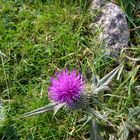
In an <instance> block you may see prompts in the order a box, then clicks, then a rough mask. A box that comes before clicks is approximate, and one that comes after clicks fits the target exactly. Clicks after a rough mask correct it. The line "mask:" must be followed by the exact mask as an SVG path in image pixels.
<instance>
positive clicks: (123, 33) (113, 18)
mask: <svg viewBox="0 0 140 140" xmlns="http://www.w3.org/2000/svg"><path fill="white" fill-rule="evenodd" d="M90 10H91V12H92V13H96V12H97V11H98V14H97V17H96V20H94V21H93V22H95V24H96V26H98V28H99V29H100V30H101V32H100V34H99V38H98V39H99V40H100V41H103V47H104V48H105V54H106V55H109V56H113V57H114V56H115V57H116V56H118V55H119V52H120V51H121V50H122V49H123V48H125V47H128V44H129V38H130V33H129V28H128V23H127V20H126V15H125V14H124V12H123V11H122V10H121V8H120V7H119V6H118V5H116V4H114V3H111V2H106V1H105V0H93V1H92V3H91V7H90ZM95 11H96V12H95Z"/></svg>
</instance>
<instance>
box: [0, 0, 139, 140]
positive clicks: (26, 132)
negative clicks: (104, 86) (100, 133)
mask: <svg viewBox="0 0 140 140" xmlns="http://www.w3.org/2000/svg"><path fill="white" fill-rule="evenodd" d="M138 3H139V1H138V0H137V1H136V0H127V1H126V0H118V4H119V5H120V6H121V7H122V9H123V10H124V11H125V12H126V14H127V19H128V23H129V27H130V31H131V42H132V43H133V44H134V46H133V49H132V50H128V52H129V53H127V54H130V55H129V56H130V57H139V56H140V49H139V47H140V28H138V27H139V26H140V20H139V18H140V13H139V10H140V7H139V4H138ZM88 5H89V2H88V3H86V2H84V0H83V1H82V0H76V1H74V0H73V1H69V0H50V1H49V0H48V1H47V0H46V1H45V0H44V1H43V0H42V1H39V0H38V1H22V0H15V1H14V0H13V1H12V0H11V1H6V0H2V1H0V7H1V8H0V15H2V16H1V17H0V50H1V51H2V52H3V53H4V54H5V55H7V57H6V58H3V57H1V59H0V93H1V99H2V101H3V106H4V107H5V121H4V122H3V123H1V128H0V139H8V140H25V139H28V140H62V139H64V140H72V138H73V139H75V140H84V139H88V137H89V134H88V131H87V130H88V129H87V128H88V126H83V127H82V125H83V122H78V121H79V119H82V118H83V117H84V116H85V115H84V114H82V113H81V112H78V113H77V112H70V111H67V110H65V109H63V110H61V111H60V112H59V113H58V114H57V115H56V117H54V118H52V117H53V113H52V112H48V113H44V114H41V115H38V116H33V117H29V118H25V119H19V117H20V116H21V115H22V114H24V113H26V112H28V111H31V110H33V109H36V108H39V107H42V106H44V105H46V104H48V103H49V101H48V98H47V88H48V86H49V83H50V77H51V76H53V74H54V73H55V71H57V70H61V69H64V68H66V67H68V68H69V69H70V70H72V69H74V68H77V69H78V70H79V71H81V72H82V73H83V75H84V76H85V79H86V82H87V83H90V82H91V80H92V76H93V74H96V75H97V74H98V75H99V76H100V77H102V76H104V75H105V74H107V73H108V72H110V71H111V70H112V69H113V68H114V67H115V66H116V64H115V63H114V61H113V60H104V59H103V55H102V50H101V49H100V48H99V42H97V41H96V39H95V38H96V36H98V34H97V33H96V28H95V30H91V29H90V28H89V27H90V24H91V17H90V14H89V11H88V10H87V7H88ZM123 55H124V56H125V55H126V54H123ZM122 60H123V58H122ZM139 79H140V69H139V62H137V63H135V62H134V61H131V60H128V61H126V62H125V68H124V70H123V72H122V74H121V77H120V80H119V81H117V80H114V81H113V82H112V83H111V89H112V91H113V92H112V93H107V95H106V97H105V100H103V101H101V102H102V105H103V106H104V108H102V107H97V110H100V112H101V113H102V114H108V117H109V119H110V120H111V121H112V122H113V124H114V125H115V126H116V127H117V128H118V131H119V129H120V124H122V123H123V122H125V121H126V120H127V119H128V116H129V114H128V109H129V108H134V107H137V106H140V100H139V96H138V93H136V90H135V86H137V85H140V80H139ZM107 108H108V109H111V112H109V111H108V110H107ZM136 122H137V123H138V121H136ZM136 122H135V119H134V120H133V124H134V125H139V124H136ZM118 131H117V132H118ZM112 135H115V133H113V134H112ZM106 139H108V136H107V135H106Z"/></svg>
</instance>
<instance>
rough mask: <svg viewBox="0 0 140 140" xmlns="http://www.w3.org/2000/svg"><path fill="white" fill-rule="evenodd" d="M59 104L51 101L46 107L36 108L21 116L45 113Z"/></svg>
mask: <svg viewBox="0 0 140 140" xmlns="http://www.w3.org/2000/svg"><path fill="white" fill-rule="evenodd" d="M57 105H58V103H50V104H48V105H46V106H44V107H41V108H38V109H35V110H33V111H31V112H27V113H25V114H23V115H22V116H21V117H22V118H24V117H29V116H33V115H37V114H40V113H44V112H47V111H49V110H52V109H54V107H55V106H57Z"/></svg>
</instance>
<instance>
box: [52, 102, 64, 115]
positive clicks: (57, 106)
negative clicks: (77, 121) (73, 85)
mask: <svg viewBox="0 0 140 140" xmlns="http://www.w3.org/2000/svg"><path fill="white" fill-rule="evenodd" d="M64 106H65V103H63V104H58V105H56V106H55V107H54V113H53V117H54V116H55V115H56V113H57V112H58V111H59V110H60V109H61V108H62V107H64Z"/></svg>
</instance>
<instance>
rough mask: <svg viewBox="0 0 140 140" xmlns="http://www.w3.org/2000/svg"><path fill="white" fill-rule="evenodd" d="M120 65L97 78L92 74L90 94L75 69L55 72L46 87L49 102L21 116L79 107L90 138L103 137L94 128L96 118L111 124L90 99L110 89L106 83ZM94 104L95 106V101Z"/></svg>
mask: <svg viewBox="0 0 140 140" xmlns="http://www.w3.org/2000/svg"><path fill="white" fill-rule="evenodd" d="M121 67H122V65H120V66H118V67H117V68H115V69H113V70H112V71H111V72H110V73H109V74H107V75H106V76H104V77H103V78H102V79H99V77H98V76H94V80H93V83H91V87H93V88H92V93H90V94H89V93H88V91H86V83H85V80H84V78H83V76H82V74H80V73H78V72H77V71H76V70H73V71H71V72H69V71H68V69H66V70H62V71H61V72H58V73H56V74H55V76H54V77H51V80H50V86H49V88H48V98H49V100H50V101H51V103H50V104H48V105H46V106H44V107H41V108H39V109H36V110H34V111H31V112H28V113H25V114H23V115H22V117H28V116H32V115H36V114H40V113H43V112H47V111H49V110H54V115H55V114H56V113H57V112H58V110H59V109H61V108H62V107H64V106H65V107H67V108H68V109H70V110H72V111H75V110H77V109H81V111H83V112H84V113H86V114H87V120H86V124H87V123H89V124H90V134H91V139H93V137H95V135H96V137H98V139H100V140H101V139H103V138H102V136H101V135H100V134H99V132H98V131H97V130H96V128H97V126H98V123H97V122H96V119H100V120H103V121H104V122H106V123H107V124H108V125H111V126H113V124H112V123H111V122H110V121H109V120H108V119H107V117H106V116H104V115H101V114H100V113H99V112H98V111H96V110H95V109H94V108H93V107H92V106H93V105H91V104H92V103H93V102H92V99H93V98H94V96H95V95H98V93H99V92H100V91H104V90H109V89H110V88H109V86H108V85H109V83H110V82H111V81H112V79H113V78H114V76H115V75H116V74H117V73H118V72H119V70H120V69H121ZM95 106H97V104H96V103H95Z"/></svg>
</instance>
